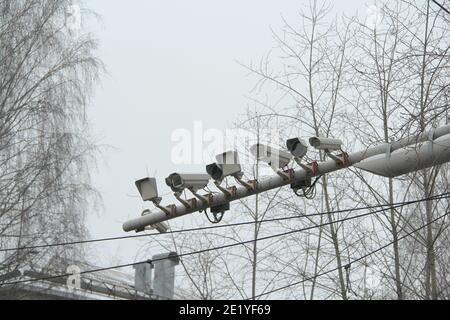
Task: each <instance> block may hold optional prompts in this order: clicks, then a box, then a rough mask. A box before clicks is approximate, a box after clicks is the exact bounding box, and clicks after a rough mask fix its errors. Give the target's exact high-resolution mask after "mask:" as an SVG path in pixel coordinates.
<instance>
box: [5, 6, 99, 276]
mask: <svg viewBox="0 0 450 320" xmlns="http://www.w3.org/2000/svg"><path fill="white" fill-rule="evenodd" d="M75 5H76V6H78V5H80V6H81V5H82V4H81V3H77V2H73V1H64V0H63V1H60V0H31V1H25V0H23V1H22V0H18V1H9V0H2V1H0V168H1V170H0V247H1V248H8V247H23V246H27V245H32V244H50V243H55V242H61V241H68V240H75V239H82V238H83V239H85V238H86V235H87V230H86V228H85V226H84V222H85V217H86V209H87V204H88V203H89V200H90V199H92V198H91V196H93V195H94V194H95V190H93V188H92V187H91V186H90V178H89V169H90V164H91V163H92V160H94V155H95V152H96V148H95V146H94V145H93V143H92V139H91V137H90V135H89V123H88V120H87V118H86V112H85V108H86V106H87V103H88V101H89V97H90V94H91V92H92V89H93V85H94V83H95V81H96V80H97V74H98V70H99V68H100V67H101V63H100V62H99V60H98V59H97V58H96V57H95V56H94V51H95V48H96V43H95V41H94V40H93V39H92V38H91V37H90V36H89V35H87V34H85V33H83V32H82V29H78V27H80V28H81V27H82V25H81V24H80V25H79V26H78V25H75V26H73V25H72V26H71V25H68V23H67V16H68V12H69V11H70V10H69V9H70V7H71V6H75ZM80 18H81V17H80ZM53 256H59V257H61V258H78V259H81V260H82V259H83V251H82V248H81V247H64V248H62V247H61V248H52V249H42V250H39V251H33V252H31V251H26V250H18V251H14V252H7V253H2V254H1V255H0V265H1V267H0V272H2V273H3V272H8V271H12V270H16V269H20V268H24V267H28V268H34V267H38V268H40V269H42V268H46V267H47V268H50V267H51V266H49V263H50V264H51V262H52V261H55V260H54V259H51V258H52V257H53ZM52 267H55V266H52ZM64 271H65V270H64Z"/></svg>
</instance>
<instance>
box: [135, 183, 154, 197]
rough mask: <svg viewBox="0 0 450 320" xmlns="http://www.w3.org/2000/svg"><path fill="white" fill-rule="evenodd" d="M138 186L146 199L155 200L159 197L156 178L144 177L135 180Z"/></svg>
mask: <svg viewBox="0 0 450 320" xmlns="http://www.w3.org/2000/svg"><path fill="white" fill-rule="evenodd" d="M135 184H136V187H137V189H138V191H139V193H140V195H141V197H142V200H144V201H155V200H157V199H158V187H157V184H156V179H155V178H144V179H140V180H137V181H136V182H135Z"/></svg>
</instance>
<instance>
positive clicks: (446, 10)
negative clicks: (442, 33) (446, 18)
mask: <svg viewBox="0 0 450 320" xmlns="http://www.w3.org/2000/svg"><path fill="white" fill-rule="evenodd" d="M432 1H433V2H434V3H435V4H437V5H438V6H439V8H441V9H442V10H444V11H445V12H446V13H448V14H450V11H449V10H448V9H447V8H446V7H444V5H443V4H440V3H439V2H437V1H436V0H432Z"/></svg>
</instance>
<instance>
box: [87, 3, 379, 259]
mask: <svg viewBox="0 0 450 320" xmlns="http://www.w3.org/2000/svg"><path fill="white" fill-rule="evenodd" d="M308 2H309V1H305V0H303V1H301V0H296V1H294V0H277V1H273V0H272V1H263V0H246V1H237V0H227V1H211V0H190V1H185V0H176V1H174V0H170V1H169V0H152V1H149V0H130V1H111V0H91V1H87V2H86V5H87V6H88V7H89V8H90V9H92V10H93V11H95V12H96V13H98V14H99V15H100V16H101V22H100V23H98V24H96V26H95V27H94V28H93V30H92V32H93V33H94V34H95V37H97V38H98V39H99V42H100V49H99V52H98V54H99V56H100V58H101V59H102V60H103V62H104V63H105V64H106V67H107V70H108V73H109V74H108V75H106V76H104V77H103V78H102V83H101V85H100V86H99V87H98V88H97V90H96V95H95V96H94V98H93V101H92V106H91V108H90V111H89V112H90V118H91V121H92V125H93V131H94V134H95V136H96V137H97V141H98V142H99V143H101V144H107V145H110V146H112V147H113V148H110V149H104V151H103V157H102V158H101V159H100V160H99V169H98V172H96V173H94V174H93V182H94V185H95V187H97V188H98V189H99V191H100V192H101V194H102V196H103V204H104V209H103V210H101V211H100V212H92V214H89V221H88V223H89V228H90V231H91V236H92V237H93V238H97V237H104V236H115V235H124V234H125V233H124V232H123V231H122V223H123V222H124V221H125V220H127V219H130V218H135V217H137V216H139V215H140V213H141V212H142V210H143V209H144V208H146V206H145V205H144V204H143V203H142V202H141V200H140V198H138V197H137V192H136V190H135V186H134V181H135V179H138V178H142V177H145V176H146V175H147V174H149V175H151V176H152V175H154V174H155V173H156V177H157V178H158V182H159V187H160V194H164V193H166V192H167V191H168V190H167V188H166V187H165V184H164V178H165V177H166V176H167V175H168V174H170V173H171V172H174V171H180V170H198V166H179V165H176V164H174V163H172V161H171V148H172V147H173V145H174V143H173V142H172V141H171V134H172V132H173V131H174V130H176V129H180V128H185V129H188V130H192V129H193V126H194V122H195V121H197V120H202V121H203V125H204V127H205V129H209V128H215V129H221V130H223V129H225V128H227V126H228V125H230V124H231V123H232V122H233V121H235V120H236V119H237V117H238V115H239V114H240V113H242V112H244V111H245V108H246V106H247V104H248V103H249V101H248V99H247V98H246V95H247V94H248V92H249V90H250V88H251V87H252V85H253V84H254V83H253V80H252V79H251V78H248V77H245V75H246V70H244V68H243V67H242V66H240V65H239V64H238V63H237V62H236V61H241V62H243V63H249V62H251V61H252V60H253V61H258V60H259V58H260V57H261V56H263V55H264V54H266V53H267V52H268V50H270V48H271V47H272V46H273V45H274V41H273V39H272V37H271V31H270V28H272V29H273V30H275V31H276V30H279V29H280V28H281V26H282V20H281V16H280V15H281V14H282V15H283V16H284V17H285V18H286V19H287V20H288V21H290V22H295V19H297V15H296V12H297V11H298V10H299V9H300V8H301V7H302V6H305V5H306V4H308ZM332 2H333V5H334V10H335V11H336V14H339V13H342V12H344V13H345V14H347V15H352V14H354V13H356V11H359V13H360V14H361V15H364V14H365V13H366V12H367V8H368V5H367V4H371V3H373V2H366V1H361V0H337V1H332ZM211 160H212V159H211ZM182 219H189V217H184V218H182ZM95 248H98V250H97V251H98V252H100V253H101V256H100V261H99V264H102V265H109V264H110V263H116V262H119V261H121V262H131V261H133V260H134V258H135V254H136V252H137V251H138V249H139V246H138V243H137V242H136V241H135V240H124V241H115V242H113V243H105V244H100V243H97V244H95ZM155 253H157V252H155Z"/></svg>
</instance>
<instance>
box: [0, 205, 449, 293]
mask: <svg viewBox="0 0 450 320" xmlns="http://www.w3.org/2000/svg"><path fill="white" fill-rule="evenodd" d="M384 210H386V209H384ZM375 213H376V212H375V211H374V212H368V213H364V214H361V215H357V216H353V217H347V218H343V219H340V220H335V221H332V222H327V223H323V224H319V225H314V226H310V227H306V228H302V229H296V230H291V231H288V232H284V233H279V234H274V235H269V236H265V237H261V238H257V239H252V240H247V241H241V242H237V243H232V244H227V245H223V246H219V247H212V248H208V249H203V250H198V251H192V252H187V253H181V254H177V255H173V256H170V257H164V258H158V259H153V260H144V261H140V262H133V263H127V264H121V265H116V266H112V267H104V268H98V269H92V270H86V271H82V272H80V274H88V273H95V272H101V271H107V270H112V269H120V268H125V267H131V266H135V265H138V264H142V263H153V262H157V261H162V260H167V259H169V258H183V257H186V256H191V255H197V254H201V253H206V252H211V251H216V250H222V249H227V248H231V247H236V246H240V245H246V244H251V243H254V242H255V241H263V240H269V239H273V238H278V237H282V236H287V235H291V234H295V233H299V232H303V231H308V230H312V229H317V228H320V227H325V226H329V225H331V224H335V223H342V222H345V221H349V220H353V219H358V218H363V217H366V216H369V215H372V214H375ZM447 214H448V213H447ZM447 214H446V215H447ZM330 272H331V271H330ZM71 275H72V274H67V273H66V274H62V275H55V276H49V277H42V278H36V279H25V280H18V281H13V282H4V283H3V284H1V285H0V286H4V285H14V284H20V283H29V282H36V281H46V280H52V279H58V278H63V277H68V276H71Z"/></svg>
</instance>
